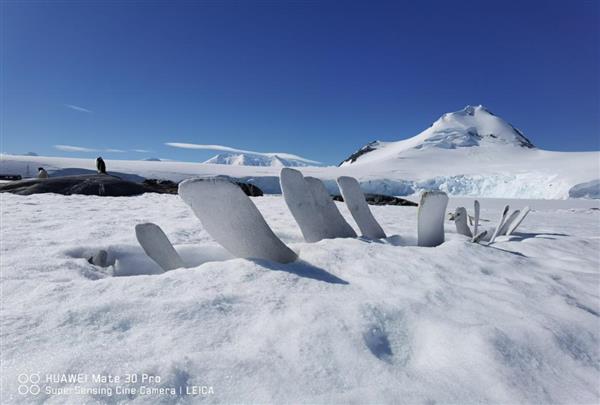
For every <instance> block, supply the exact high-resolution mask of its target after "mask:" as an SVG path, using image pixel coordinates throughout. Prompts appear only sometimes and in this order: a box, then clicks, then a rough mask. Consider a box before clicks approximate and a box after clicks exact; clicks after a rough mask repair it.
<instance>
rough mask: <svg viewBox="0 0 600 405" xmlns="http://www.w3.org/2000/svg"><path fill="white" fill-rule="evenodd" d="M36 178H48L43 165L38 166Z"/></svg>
mask: <svg viewBox="0 0 600 405" xmlns="http://www.w3.org/2000/svg"><path fill="white" fill-rule="evenodd" d="M37 177H38V179H47V178H48V172H47V171H46V170H44V168H43V167H38V175H37Z"/></svg>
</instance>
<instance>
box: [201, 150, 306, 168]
mask: <svg viewBox="0 0 600 405" xmlns="http://www.w3.org/2000/svg"><path fill="white" fill-rule="evenodd" d="M204 163H209V164H219V165H233V166H271V167H302V166H314V165H315V164H314V163H310V161H307V160H304V159H295V158H293V157H282V156H279V155H276V154H252V153H220V154H218V155H216V156H213V157H212V158H210V159H208V160H207V161H205V162H204Z"/></svg>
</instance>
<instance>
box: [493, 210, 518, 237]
mask: <svg viewBox="0 0 600 405" xmlns="http://www.w3.org/2000/svg"><path fill="white" fill-rule="evenodd" d="M520 213H521V211H520V210H515V211H513V212H511V214H510V215H509V216H508V218H507V219H506V221H504V224H502V228H500V232H498V236H502V235H506V232H508V228H510V226H511V224H512V223H513V222H514V221H515V219H517V217H518V216H519V214H520Z"/></svg>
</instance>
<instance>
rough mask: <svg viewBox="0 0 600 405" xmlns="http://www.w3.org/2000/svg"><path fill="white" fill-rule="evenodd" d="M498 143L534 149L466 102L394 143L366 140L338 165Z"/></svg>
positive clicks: (508, 126) (480, 108)
mask: <svg viewBox="0 0 600 405" xmlns="http://www.w3.org/2000/svg"><path fill="white" fill-rule="evenodd" d="M498 145H501V146H515V147H520V148H526V149H534V148H535V145H534V144H533V143H532V142H531V141H530V140H529V139H527V137H525V135H524V134H523V133H522V132H521V131H520V130H518V129H517V128H515V127H513V126H512V125H511V124H509V123H508V122H506V121H505V120H503V119H502V118H500V117H498V116H496V115H494V114H493V113H492V112H491V111H490V110H488V109H487V108H485V107H484V106H482V105H478V106H471V105H469V106H466V107H465V108H463V109H462V110H459V111H455V112H452V113H446V114H444V115H442V116H441V117H440V118H439V119H438V120H437V121H435V122H434V123H433V124H432V125H431V126H430V127H429V128H427V129H426V130H424V131H423V132H421V133H420V134H418V135H416V136H414V137H412V138H409V139H405V140H401V141H396V142H382V141H373V142H370V143H368V144H367V145H365V146H363V147H362V148H360V149H359V150H357V151H356V152H354V153H353V154H352V155H350V156H349V157H348V158H347V159H345V160H344V161H343V162H342V163H340V166H343V165H347V164H353V163H363V162H366V161H372V160H374V159H377V158H387V157H390V156H393V155H399V154H402V152H405V151H408V150H424V149H429V148H440V149H457V148H466V147H493V146H498ZM367 156H368V158H367Z"/></svg>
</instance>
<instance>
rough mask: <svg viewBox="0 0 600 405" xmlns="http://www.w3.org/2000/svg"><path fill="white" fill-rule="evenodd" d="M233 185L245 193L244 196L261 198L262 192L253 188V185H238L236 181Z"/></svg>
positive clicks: (255, 187)
mask: <svg viewBox="0 0 600 405" xmlns="http://www.w3.org/2000/svg"><path fill="white" fill-rule="evenodd" d="M234 183H235V184H237V185H238V186H240V188H241V189H242V191H243V192H244V193H246V195H247V196H249V197H262V196H263V192H262V190H261V189H260V188H258V187H257V186H255V185H254V184H248V183H238V182H237V181H236V182H234Z"/></svg>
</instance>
